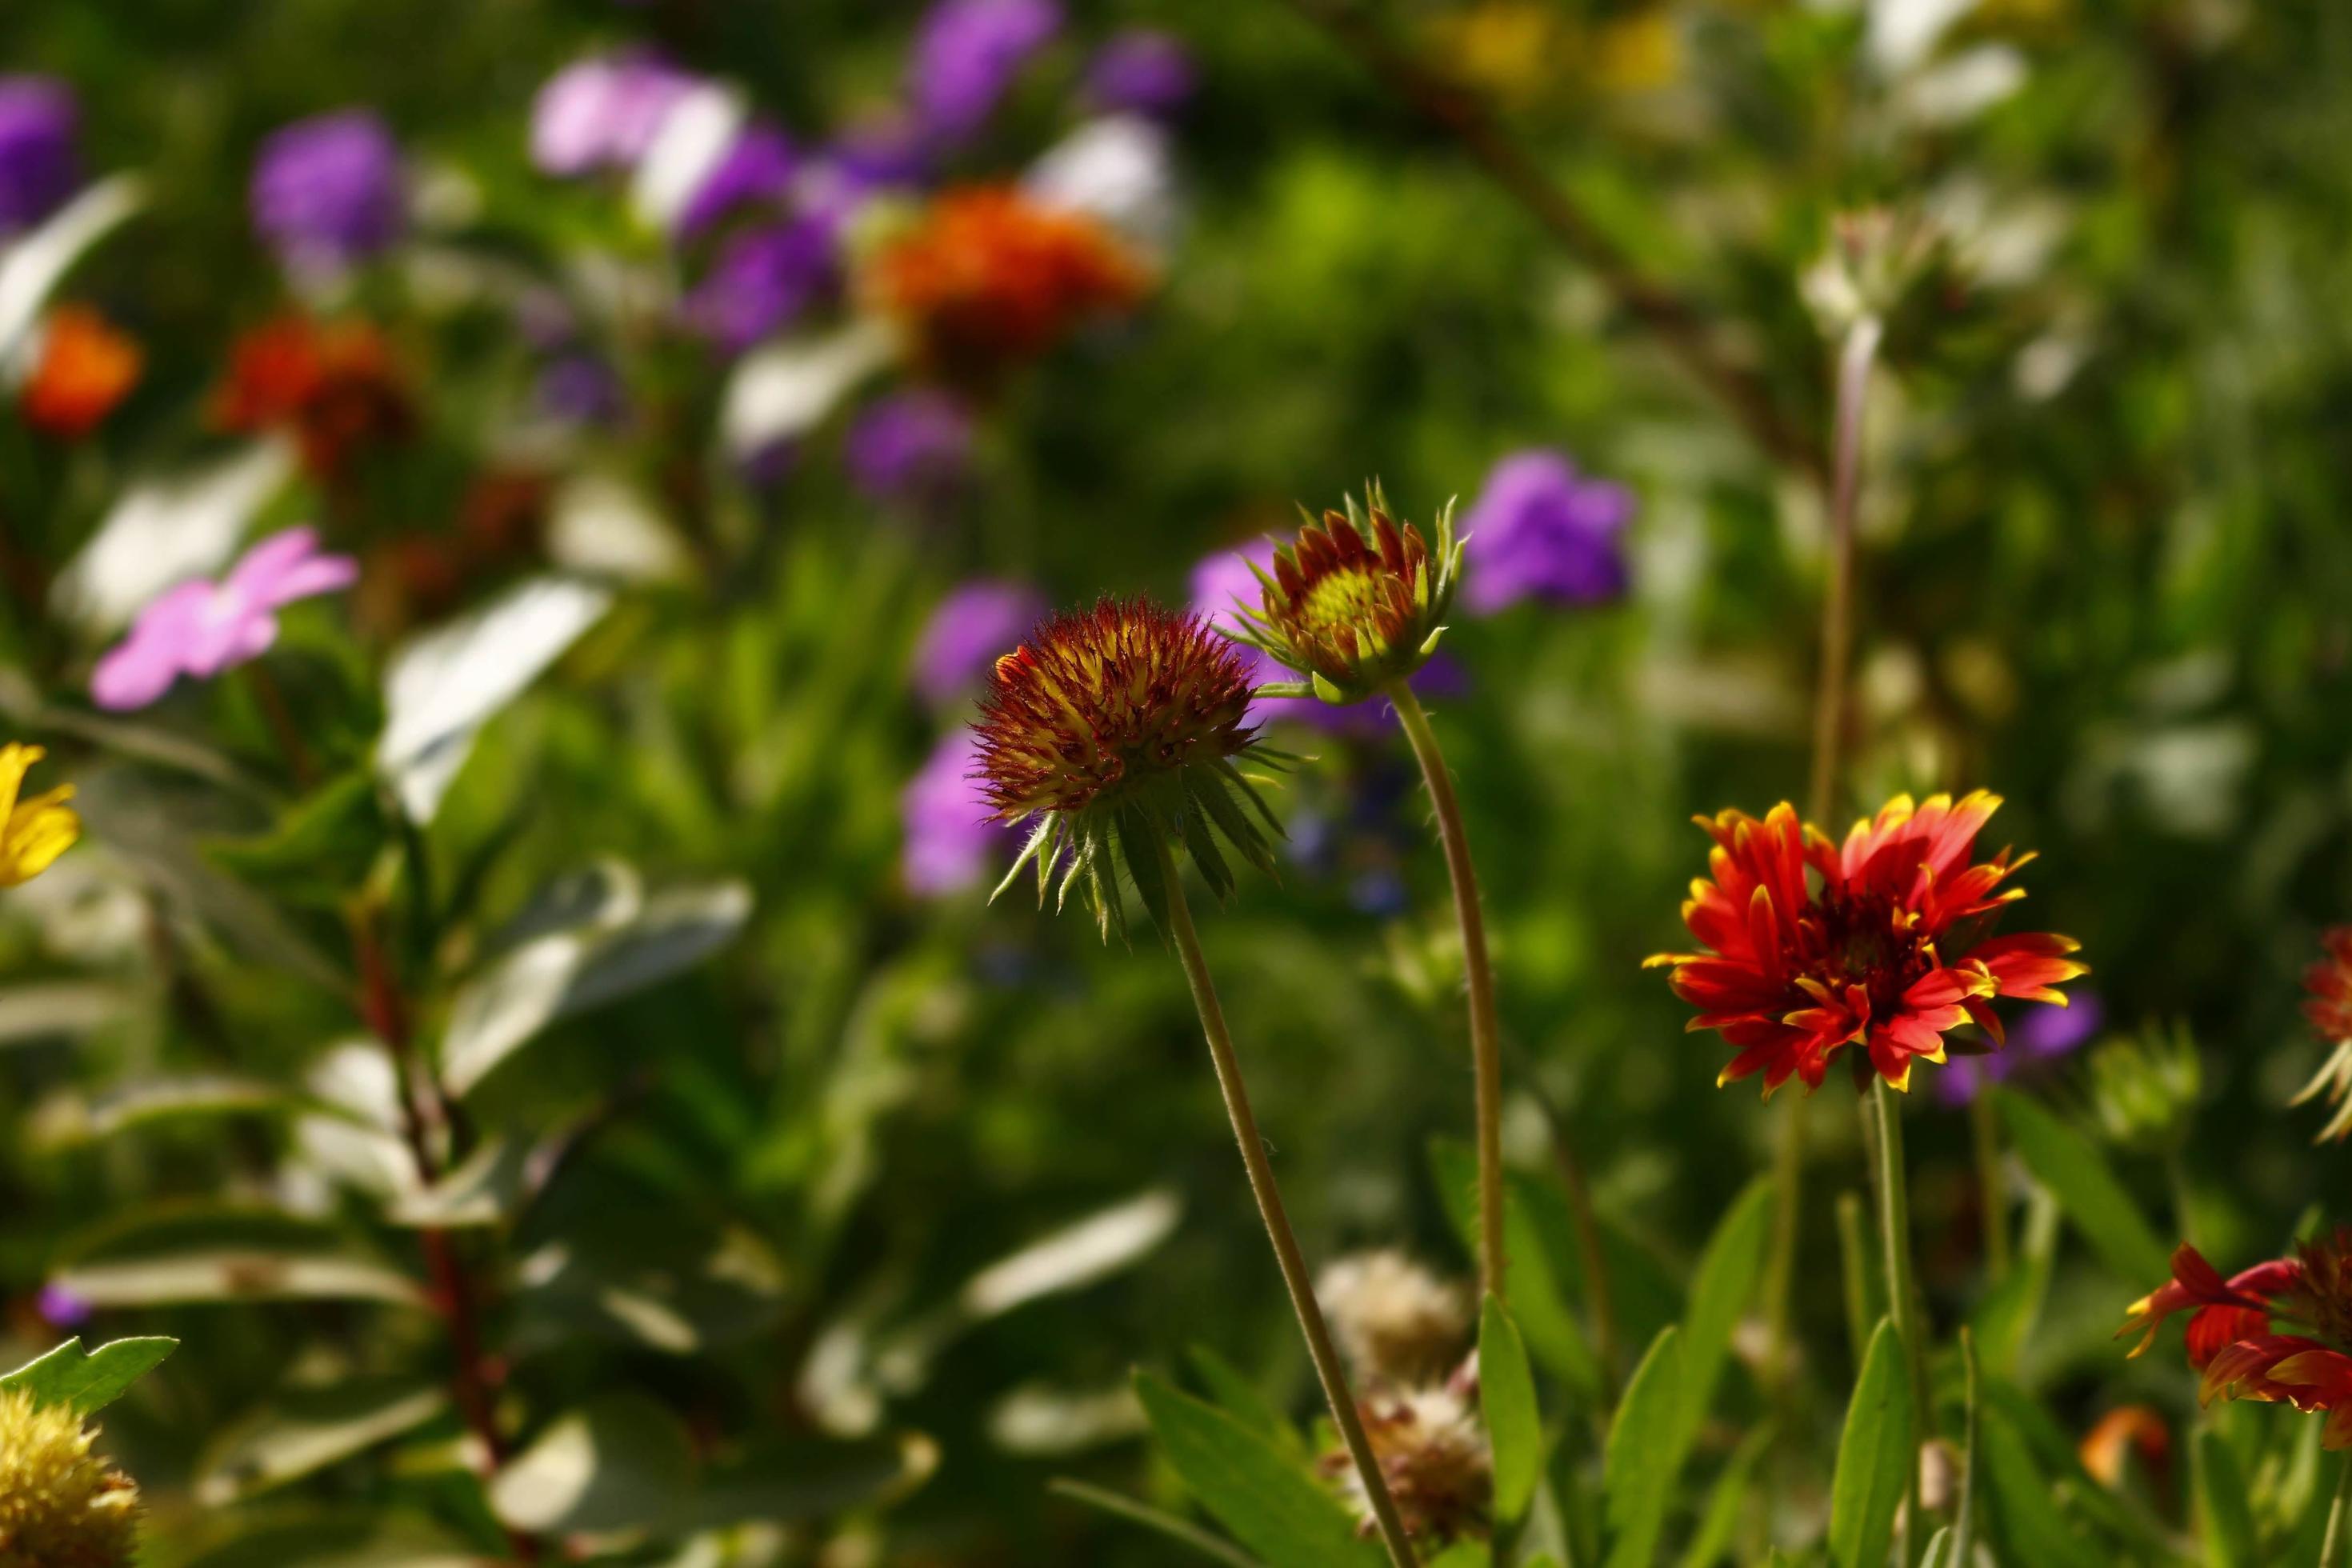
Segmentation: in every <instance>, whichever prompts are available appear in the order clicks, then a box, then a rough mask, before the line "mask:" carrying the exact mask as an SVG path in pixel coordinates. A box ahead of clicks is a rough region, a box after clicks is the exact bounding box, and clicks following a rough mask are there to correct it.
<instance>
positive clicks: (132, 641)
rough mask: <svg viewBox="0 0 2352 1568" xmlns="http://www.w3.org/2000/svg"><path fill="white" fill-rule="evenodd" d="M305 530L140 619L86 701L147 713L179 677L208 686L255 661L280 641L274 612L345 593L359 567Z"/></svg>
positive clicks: (106, 661) (273, 540)
mask: <svg viewBox="0 0 2352 1568" xmlns="http://www.w3.org/2000/svg"><path fill="white" fill-rule="evenodd" d="M318 551H319V536H318V534H317V533H315V532H314V531H311V530H310V529H308V528H289V529H288V530H287V531H285V532H283V533H275V534H272V535H270V536H269V537H268V539H265V540H263V541H262V542H260V543H258V544H257V545H255V546H254V547H253V548H252V549H250V550H248V551H247V552H245V556H244V559H242V560H240V561H239V562H237V563H236V565H235V566H234V567H231V568H230V569H229V574H228V575H227V576H226V577H224V578H222V579H221V580H220V581H219V582H217V583H207V582H204V581H201V580H199V581H196V582H193V583H183V584H180V585H179V586H178V587H176V588H173V589H171V590H170V591H168V592H166V593H164V594H163V595H161V596H159V597H158V598H156V599H154V600H153V601H152V602H151V603H150V604H149V605H148V606H147V607H146V608H145V609H143V610H142V611H140V612H139V619H138V620H137V621H136V622H135V623H133V624H132V626H131V635H130V636H129V637H125V638H123V639H122V641H121V642H120V643H118V644H117V645H115V647H113V648H112V649H110V650H109V652H108V653H107V655H106V657H105V658H101V659H100V660H99V661H98V668H97V669H95V670H93V671H92V672H91V674H90V678H89V695H90V699H91V700H93V701H95V702H96V703H97V704H98V705H99V706H100V708H110V709H113V710H117V711H121V710H126V709H131V708H144V707H146V706H147V705H148V704H149V703H151V702H152V701H154V700H156V699H157V698H159V697H161V696H163V693H164V692H166V691H169V690H170V689H172V683H173V681H175V680H177V679H179V678H180V677H182V676H184V675H187V676H194V677H195V678H196V679H200V680H201V679H210V678H211V677H213V676H215V675H218V674H219V673H220V672H221V671H222V670H224V669H226V668H228V667H229V666H231V665H233V664H243V663H244V662H245V661H246V660H247V659H249V658H258V657H259V656H260V655H261V654H262V653H263V652H265V651H266V650H267V649H268V647H269V645H270V644H271V643H274V642H276V641H277V640H278V613H277V612H278V606H279V605H290V604H292V603H293V602H294V601H295V600H297V599H307V598H310V596H312V595H317V594H331V593H334V592H335V591H336V590H338V589H341V588H348V587H350V586H351V585H352V583H353V582H354V581H356V580H357V578H358V577H359V563H357V562H356V561H353V560H352V558H351V557H350V556H348V555H321V554H320V553H319V552H318Z"/></svg>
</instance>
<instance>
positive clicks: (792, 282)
mask: <svg viewBox="0 0 2352 1568" xmlns="http://www.w3.org/2000/svg"><path fill="white" fill-rule="evenodd" d="M835 238H836V235H835V226H834V225H833V224H831V223H829V222H826V221H825V220H824V219H823V218H817V217H808V216H801V217H788V218H782V219H780V220H778V221H776V222H774V223H771V224H763V225H761V226H760V227H758V228H750V229H745V230H743V231H742V232H740V233H739V234H734V235H730V237H728V239H727V241H726V243H725V244H724V245H722V246H720V247H719V258H718V259H717V260H716V261H714V262H712V263H711V265H710V270H709V271H708V272H706V273H705V274H704V275H703V278H702V280H701V281H700V282H699V283H698V284H696V285H695V287H694V289H693V292H691V293H690V294H688V296H687V300H686V305H685V313H686V320H687V321H688V324H690V325H691V326H692V327H693V328H694V330H695V331H698V332H700V333H701V334H702V335H703V336H704V337H706V338H709V340H710V341H711V342H714V343H716V344H718V345H719V347H720V348H722V349H724V350H726V351H727V352H728V353H742V352H743V351H744V350H745V349H748V348H750V347H751V345H752V344H753V343H756V342H759V341H760V340H761V338H764V337H766V336H767V335H768V334H769V333H770V332H772V331H775V330H776V329H777V328H779V327H781V326H782V325H784V324H785V323H786V322H788V321H792V320H793V318H794V317H795V316H798V315H799V314H800V313H801V312H802V311H803V310H806V309H807V308H808V307H809V306H810V305H811V304H813V303H814V302H815V301H816V300H819V299H821V298H823V297H824V294H825V293H826V291H827V290H829V289H832V287H833V286H834V283H835V280H836V278H837V276H838V270H839V269H838V258H837V256H836V254H835Z"/></svg>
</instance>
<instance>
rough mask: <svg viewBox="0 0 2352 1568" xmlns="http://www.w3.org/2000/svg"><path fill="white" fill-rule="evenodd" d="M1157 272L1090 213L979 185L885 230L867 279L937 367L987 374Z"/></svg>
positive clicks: (1138, 291)
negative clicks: (909, 223) (890, 232)
mask: <svg viewBox="0 0 2352 1568" xmlns="http://www.w3.org/2000/svg"><path fill="white" fill-rule="evenodd" d="M1149 284H1150V268H1147V267H1146V266H1145V264H1144V263H1143V261H1142V259H1141V258H1139V257H1138V256H1136V255H1135V254H1134V253H1133V252H1132V251H1130V250H1129V248H1128V247H1126V246H1125V245H1124V244H1122V243H1121V242H1120V241H1119V240H1118V238H1117V237H1114V236H1113V235H1112V234H1111V233H1110V232H1109V231H1108V229H1106V228H1104V227H1103V226H1101V225H1099V224H1097V223H1096V222H1095V221H1094V220H1093V219H1092V218H1088V217H1086V216H1080V215H1078V214H1076V213H1068V212H1061V211H1057V210H1055V209H1054V208H1051V207H1046V206H1041V205H1038V204H1037V203H1035V202H1033V201H1031V200H1030V199H1029V198H1028V197H1026V196H1024V195H1021V194H1020V193H1019V192H1018V191H1014V190H1012V189H1009V188H1004V187H998V186H977V187H971V188H968V189H964V190H956V191H950V192H947V193H946V194H945V195H941V196H940V198H939V199H938V200H937V201H935V202H933V203H932V204H931V205H930V207H929V210H928V211H927V212H926V213H925V214H924V215H923V216H922V218H921V219H920V221H919V222H918V223H917V224H916V225H915V226H913V227H912V228H910V229H908V231H907V232H905V233H903V234H900V235H898V236H896V237H893V238H891V239H890V240H888V241H887V242H886V243H885V244H884V245H883V246H882V247H881V248H880V250H879V251H878V252H877V254H876V256H875V257H874V258H873V261H872V263H871V268H870V271H869V273H868V277H867V289H868V291H869V295H870V297H871V298H872V299H873V300H874V301H875V303H876V304H877V305H878V306H879V307H880V308H881V309H882V310H884V311H886V312H887V314H889V315H890V316H892V317H894V318H896V319H897V320H898V321H899V322H900V323H901V324H902V325H903V326H904V327H905V328H906V330H907V331H908V334H909V335H910V336H911V337H912V338H913V340H914V342H915V346H916V352H917V353H919V354H920V355H921V356H922V358H924V359H925V360H926V361H928V362H929V363H930V364H931V366H932V367H933V368H934V369H937V370H940V371H941V372H943V373H945V374H949V375H951V376H956V377H961V378H969V379H977V380H982V381H984V380H986V379H988V378H989V377H991V376H992V375H994V374H998V373H999V372H1001V371H1003V369H1005V368H1006V367H1008V366H1009V365H1011V364H1013V363H1017V362H1019V361H1022V360H1025V359H1032V358H1034V357H1035V356H1037V355H1039V354H1042V353H1045V351H1047V350H1048V349H1051V348H1052V347H1054V345H1055V344H1056V343H1058V342H1061V341H1062V340H1063V338H1065V337H1066V336H1067V335H1068V334H1069V332H1070V331H1072V329H1073V328H1075V327H1076V325H1077V324H1078V323H1079V322H1080V321H1084V320H1086V319H1087V317H1089V316H1096V315H1102V314H1106V313H1108V312H1113V311H1118V310H1125V309H1127V308H1128V307H1129V306H1130V305H1132V304H1133V303H1134V302H1135V301H1136V300H1139V298H1141V297H1142V294H1143V291H1144V289H1146V288H1147V287H1148V286H1149Z"/></svg>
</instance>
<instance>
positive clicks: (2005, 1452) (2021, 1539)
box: [1977, 1403, 2094, 1568]
mask: <svg viewBox="0 0 2352 1568" xmlns="http://www.w3.org/2000/svg"><path fill="white" fill-rule="evenodd" d="M1977 1447H1978V1449H1979V1452H1980V1453H1981V1454H1982V1456H1983V1458H1984V1468H1985V1479H1986V1480H1988V1481H1990V1483H1991V1488H1990V1490H1991V1494H1992V1495H1991V1499H1990V1501H1991V1503H1992V1513H1993V1521H1994V1522H1995V1524H1996V1525H1998V1527H1999V1538H2000V1539H1999V1545H2000V1561H2001V1562H2002V1563H2014V1564H2016V1565H2017V1568H2078V1565H2079V1564H2081V1563H2084V1562H2088V1561H2093V1560H2094V1559H2093V1558H2092V1557H2089V1556H2086V1555H2085V1552H2086V1549H2087V1543H2086V1542H2084V1541H2082V1540H2081V1539H2079V1538H2078V1537H2077V1536H2076V1535H2075V1534H2074V1531H2071V1530H2069V1529H2067V1527H2066V1521H2065V1519H2064V1518H2063V1516H2062V1515H2060V1513H2059V1512H2058V1507H2057V1504H2056V1503H2054V1502H2053V1501H2052V1500H2051V1496H2050V1486H2049V1483H2048V1482H2047V1481H2045V1480H2044V1479H2042V1473H2041V1470H2040V1468H2038V1467H2037V1466H2036V1465H2035V1464H2034V1460H2033V1454H2032V1449H2031V1448H2030V1447H2028V1445H2027V1443H2026V1441H2025V1439H2024V1438H2023V1437H2022V1436H2020V1435H2019V1433H2018V1431H2017V1429H2016V1428H2015V1427H2014V1426H2011V1424H2010V1421H2009V1417H2008V1415H2007V1413H2006V1412H2005V1411H2003V1410H2002V1409H2001V1407H2000V1405H1998V1404H1997V1403H1993V1404H1988V1405H1987V1406H1986V1408H1985V1409H1984V1410H1983V1411H1982V1412H1980V1413H1979V1423H1978V1428H1977Z"/></svg>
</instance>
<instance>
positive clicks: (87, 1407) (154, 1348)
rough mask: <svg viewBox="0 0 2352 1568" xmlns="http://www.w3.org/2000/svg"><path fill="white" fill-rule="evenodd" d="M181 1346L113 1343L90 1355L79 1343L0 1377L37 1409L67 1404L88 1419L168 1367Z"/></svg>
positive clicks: (151, 1340)
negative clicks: (166, 1361) (168, 1358)
mask: <svg viewBox="0 0 2352 1568" xmlns="http://www.w3.org/2000/svg"><path fill="white" fill-rule="evenodd" d="M179 1344H180V1342H179V1341H177V1340H174V1339H167V1338H164V1337H163V1336H162V1335H152V1336H148V1337H145V1338H140V1339H127V1340H110V1341H109V1342H107V1343H105V1344H102V1345H100V1346H99V1347H98V1348H97V1349H96V1350H94V1351H89V1352H84V1351H83V1350H82V1348H81V1341H79V1339H72V1340H68V1341H67V1342H65V1343H63V1344H61V1345H59V1346H58V1347H57V1348H56V1349H55V1350H53V1351H50V1352H48V1353H47V1354H46V1355H42V1356H37V1357H36V1358H34V1359H33V1360H31V1361H29V1362H26V1363H25V1364H24V1365H23V1366H20V1367H18V1368H17V1369H16V1371H14V1372H12V1373H7V1374H6V1375H5V1376H0V1389H16V1390H22V1391H24V1392H26V1393H27V1394H31V1395H32V1397H33V1403H35V1404H36V1405H68V1406H70V1407H71V1408H73V1409H75V1410H78V1411H79V1412H80V1413H81V1414H83V1415H89V1414H90V1413H91V1412H92V1411H95V1410H103V1409H104V1408H106V1406H108V1405H111V1404H113V1403H114V1402H115V1401H116V1400H118V1399H120V1398H121V1397H122V1395H123V1394H124V1393H125V1392H126V1391H127V1390H129V1388H130V1387H131V1384H134V1383H136V1382H138V1381H139V1380H140V1379H141V1378H142V1377H144V1376H146V1375H147V1373H151V1372H152V1371H153V1370H155V1368H157V1367H158V1366H161V1365H162V1364H163V1358H164V1357H166V1356H168V1355H170V1354H171V1353H172V1352H173V1351H174V1350H176V1349H178V1348H179Z"/></svg>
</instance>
